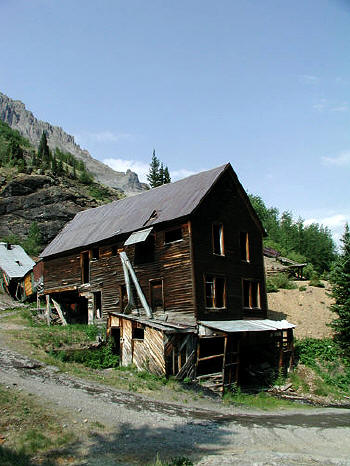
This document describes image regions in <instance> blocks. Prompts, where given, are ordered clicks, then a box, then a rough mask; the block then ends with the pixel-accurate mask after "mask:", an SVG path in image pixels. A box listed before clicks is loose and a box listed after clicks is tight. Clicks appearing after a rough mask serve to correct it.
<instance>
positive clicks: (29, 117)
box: [0, 92, 146, 194]
mask: <svg viewBox="0 0 350 466" xmlns="http://www.w3.org/2000/svg"><path fill="white" fill-rule="evenodd" d="M0 119H1V120H2V121H5V122H6V123H7V124H8V125H9V126H10V127H11V128H12V129H15V130H17V131H19V132H20V134H22V136H24V137H25V138H27V139H29V141H30V142H31V143H32V144H33V145H34V146H35V147H37V146H38V144H39V141H40V138H41V135H42V133H43V131H45V132H46V135H47V138H48V144H49V146H50V148H51V149H55V148H56V147H58V148H59V149H61V150H62V151H65V152H70V153H71V154H73V155H74V156H75V157H77V158H78V159H81V160H83V161H84V163H85V165H86V168H87V169H88V170H89V171H90V172H91V173H92V174H93V175H94V177H95V179H96V181H98V182H99V183H102V184H104V185H106V186H110V187H112V188H118V189H122V190H123V191H124V192H125V193H126V194H135V193H138V192H140V191H143V190H145V189H146V185H145V184H144V183H140V181H139V179H138V176H137V174H136V173H134V172H132V171H130V170H127V172H126V173H124V172H116V171H115V170H112V168H110V167H108V166H107V165H105V164H103V163H102V162H99V161H98V160H95V159H94V158H93V157H91V155H90V154H89V152H88V151H87V150H83V149H81V147H80V146H79V145H78V144H76V143H75V141H74V137H73V136H71V135H70V134H67V133H66V132H65V131H63V129H62V128H60V127H58V126H53V125H51V124H50V123H47V122H45V121H41V120H38V119H37V118H35V116H34V115H33V113H32V112H30V111H29V110H27V109H26V107H25V105H24V104H23V103H22V102H20V101H19V100H12V99H10V98H9V97H7V96H6V95H5V94H2V93H1V92H0Z"/></svg>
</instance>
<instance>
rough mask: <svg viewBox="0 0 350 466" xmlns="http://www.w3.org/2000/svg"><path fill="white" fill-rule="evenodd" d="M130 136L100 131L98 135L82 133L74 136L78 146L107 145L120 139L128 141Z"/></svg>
mask: <svg viewBox="0 0 350 466" xmlns="http://www.w3.org/2000/svg"><path fill="white" fill-rule="evenodd" d="M130 137H131V134H128V133H114V132H113V131H100V132H98V133H90V132H82V133H79V134H77V135H76V136H75V139H76V141H77V142H78V144H80V145H84V144H89V143H96V142H97V143H108V142H119V141H120V140H122V139H129V138H130Z"/></svg>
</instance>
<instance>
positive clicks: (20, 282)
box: [0, 243, 35, 301]
mask: <svg viewBox="0 0 350 466" xmlns="http://www.w3.org/2000/svg"><path fill="white" fill-rule="evenodd" d="M34 266H35V262H34V261H33V260H32V259H31V258H30V257H29V256H28V254H27V253H26V252H25V250H24V249H23V248H22V246H19V245H18V244H10V243H0V273H1V274H0V287H1V289H3V290H4V291H5V292H6V293H8V294H9V295H10V296H12V298H15V299H17V300H20V301H23V300H24V299H26V297H27V296H29V294H30V293H29V282H28V279H27V280H26V277H27V276H30V274H31V273H32V271H33V267H34Z"/></svg>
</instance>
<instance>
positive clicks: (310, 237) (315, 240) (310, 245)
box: [249, 194, 336, 273]
mask: <svg viewBox="0 0 350 466" xmlns="http://www.w3.org/2000/svg"><path fill="white" fill-rule="evenodd" d="M249 198H250V202H251V203H252V205H253V207H254V209H255V211H256V213H257V214H258V217H259V218H260V220H261V222H262V224H263V226H264V228H265V230H266V232H267V234H268V237H267V238H266V239H265V240H264V245H265V246H267V247H271V248H273V249H276V250H277V251H278V252H279V253H280V254H281V255H282V256H286V257H288V258H290V259H292V260H295V261H297V262H308V263H311V264H312V266H313V268H314V269H315V270H316V271H317V272H318V273H322V272H324V271H329V270H330V269H331V266H332V263H333V261H334V260H335V259H336V247H335V243H334V241H333V239H332V234H331V231H330V230H329V229H328V228H327V227H324V226H323V225H320V224H318V223H312V224H311V225H305V223H304V220H303V219H302V218H300V217H299V218H298V219H297V220H295V219H293V216H292V214H291V213H290V212H287V211H286V212H282V213H281V214H280V212H279V210H278V209H277V208H276V207H267V206H266V205H265V203H264V201H263V200H262V199H261V197H259V196H255V195H252V194H250V195H249Z"/></svg>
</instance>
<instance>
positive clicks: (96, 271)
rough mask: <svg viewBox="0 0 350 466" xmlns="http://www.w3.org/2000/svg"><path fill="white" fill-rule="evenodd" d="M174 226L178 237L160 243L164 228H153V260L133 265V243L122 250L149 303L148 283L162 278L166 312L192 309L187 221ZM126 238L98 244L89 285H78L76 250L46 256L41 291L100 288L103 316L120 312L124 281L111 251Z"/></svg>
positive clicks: (117, 262)
mask: <svg viewBox="0 0 350 466" xmlns="http://www.w3.org/2000/svg"><path fill="white" fill-rule="evenodd" d="M174 226H180V227H181V228H182V236H183V238H182V240H180V241H176V242H173V243H170V244H164V234H165V233H164V230H155V232H154V233H155V248H154V260H152V261H151V262H147V263H143V264H138V265H136V264H134V257H135V246H134V245H130V246H127V247H126V248H125V251H126V253H127V255H128V257H129V259H130V261H131V263H132V264H133V268H134V270H135V273H136V276H137V277H138V280H139V283H140V286H141V288H142V291H143V293H144V295H145V297H146V299H147V301H148V302H149V303H150V299H151V296H150V283H151V280H156V279H157V280H162V281H163V296H164V308H165V310H166V311H167V312H171V311H172V310H174V311H177V312H179V311H180V312H181V311H184V312H186V311H193V298H194V296H193V289H192V276H191V254H190V233H189V227H188V224H187V222H186V223H183V224H178V225H176V224H175V225H173V226H172V227H174ZM126 238H127V236H126V237H125V238H123V239H122V241H120V242H118V243H113V244H105V245H100V248H99V259H91V260H90V281H89V285H87V284H84V285H83V284H82V277H81V261H80V252H78V253H77V252H75V253H74V254H71V255H66V256H62V257H57V258H53V259H46V260H45V266H44V271H45V272H44V284H45V290H49V289H57V288H60V287H61V288H66V287H69V286H77V287H78V288H80V289H84V290H86V291H91V292H96V291H101V292H102V312H103V317H107V312H108V311H117V312H120V311H122V308H121V286H122V285H124V284H125V278H124V273H123V268H122V264H121V260H120V257H119V254H115V251H116V249H117V248H123V244H124V241H125V239H126ZM113 253H114V254H115V255H113ZM135 297H136V296H135ZM136 301H137V304H138V306H139V307H141V304H140V303H139V302H138V300H137V299H136Z"/></svg>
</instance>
